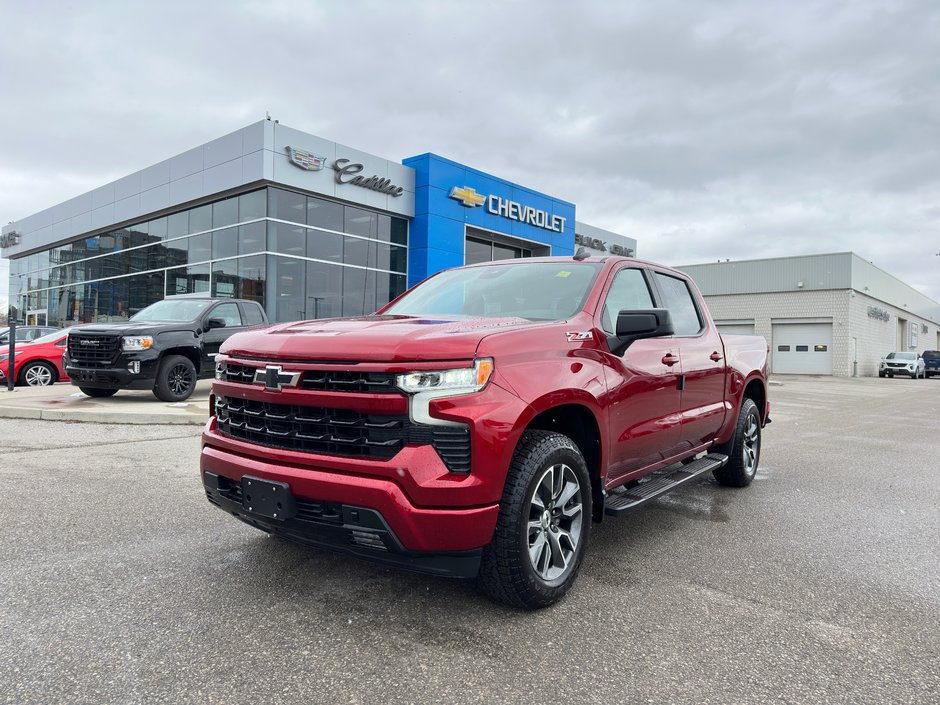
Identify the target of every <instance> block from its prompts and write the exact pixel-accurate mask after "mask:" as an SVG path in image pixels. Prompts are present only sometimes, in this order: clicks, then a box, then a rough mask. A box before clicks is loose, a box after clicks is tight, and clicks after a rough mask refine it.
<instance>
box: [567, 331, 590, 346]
mask: <svg viewBox="0 0 940 705" xmlns="http://www.w3.org/2000/svg"><path fill="white" fill-rule="evenodd" d="M565 336H566V337H567V338H568V342H569V343H581V342H583V341H585V340H594V334H593V333H592V332H591V331H589V330H582V331H574V332H571V331H569V332H567V333H565Z"/></svg>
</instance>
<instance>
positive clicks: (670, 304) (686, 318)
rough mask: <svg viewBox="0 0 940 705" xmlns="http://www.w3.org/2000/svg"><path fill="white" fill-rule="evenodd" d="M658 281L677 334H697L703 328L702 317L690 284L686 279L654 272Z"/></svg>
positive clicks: (664, 303)
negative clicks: (690, 289)
mask: <svg viewBox="0 0 940 705" xmlns="http://www.w3.org/2000/svg"><path fill="white" fill-rule="evenodd" d="M653 275H654V276H655V277H656V283H657V284H658V285H659V290H660V291H661V292H662V295H663V305H665V307H666V308H668V309H669V313H671V314H672V325H673V326H675V329H676V335H696V334H697V333H699V332H701V330H702V327H703V326H702V318H701V317H700V316H699V314H698V309H697V308H696V307H695V300H694V299H693V298H692V292H691V291H689V285H688V284H686V282H685V280H684V279H679V278H678V277H671V276H669V275H668V274H660V273H659V272H654V273H653Z"/></svg>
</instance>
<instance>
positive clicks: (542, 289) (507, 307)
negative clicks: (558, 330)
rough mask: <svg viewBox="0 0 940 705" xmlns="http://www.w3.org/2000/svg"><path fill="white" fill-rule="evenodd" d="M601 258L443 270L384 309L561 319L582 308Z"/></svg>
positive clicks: (402, 312) (400, 312) (404, 312)
mask: <svg viewBox="0 0 940 705" xmlns="http://www.w3.org/2000/svg"><path fill="white" fill-rule="evenodd" d="M598 271H600V265H599V264H587V263H578V262H573V261H564V262H514V263H513V264H496V265H490V266H481V267H467V268H465V269H452V270H450V271H447V272H441V273H440V274H438V275H437V276H436V277H433V278H432V279H429V280H428V281H426V282H424V283H423V284H421V285H420V286H418V287H416V288H415V289H413V290H412V291H410V292H408V293H407V294H405V296H404V297H403V298H402V299H401V300H400V301H398V302H396V303H395V304H394V305H393V306H392V307H391V308H389V309H387V310H386V311H384V313H386V314H397V315H401V316H484V317H487V318H493V317H504V316H507V317H518V318H527V319H529V320H530V321H558V320H562V319H565V318H569V317H571V316H573V315H574V314H575V313H577V312H578V311H580V310H581V307H582V306H583V305H584V300H585V299H586V298H587V295H588V292H590V290H591V285H592V284H593V283H594V278H595V277H596V276H597V273H598Z"/></svg>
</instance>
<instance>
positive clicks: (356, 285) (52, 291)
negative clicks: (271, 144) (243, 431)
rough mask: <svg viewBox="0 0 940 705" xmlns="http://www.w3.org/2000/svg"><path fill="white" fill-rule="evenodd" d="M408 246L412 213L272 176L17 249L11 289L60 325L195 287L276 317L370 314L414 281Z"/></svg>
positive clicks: (118, 314) (105, 316)
mask: <svg viewBox="0 0 940 705" xmlns="http://www.w3.org/2000/svg"><path fill="white" fill-rule="evenodd" d="M407 246H408V224H407V221H406V220H405V219H404V218H400V217H396V216H391V215H388V214H385V213H379V212H375V211H370V210H365V209H363V208H360V207H357V206H351V205H345V204H342V203H337V202H334V201H329V200H326V199H323V198H317V197H314V196H306V195H304V194H302V193H297V192H294V191H288V190H285V189H280V188H275V187H273V186H272V187H267V188H263V189H260V190H257V191H251V192H248V193H243V194H240V195H237V196H232V197H229V198H225V199H221V200H219V201H216V202H214V203H209V204H205V205H202V206H198V207H196V208H190V209H188V210H184V211H180V212H178V213H173V214H171V215H168V216H163V217H160V218H155V219H151V220H149V221H145V222H140V223H136V224H133V225H129V226H127V227H124V228H120V229H116V230H113V231H111V232H108V233H104V234H99V235H95V236H94V237H89V238H84V239H81V240H77V241H75V242H71V243H68V244H66V245H62V246H59V247H56V248H53V249H51V250H48V251H45V252H39V253H36V254H32V255H29V256H27V257H21V258H19V259H14V260H11V261H10V299H11V303H13V304H14V305H15V306H16V307H17V309H18V311H20V312H21V313H20V316H21V318H22V317H25V315H26V314H27V312H39V311H41V312H43V313H44V314H45V316H46V320H47V321H48V324H49V325H53V326H67V325H74V324H77V323H96V322H107V321H116V320H122V319H125V318H127V317H128V316H130V315H133V314H134V313H136V312H137V311H139V310H140V309H142V308H144V307H145V306H148V305H150V304H151V303H153V302H155V301H159V300H160V299H162V298H163V297H164V296H165V295H170V294H187V293H195V292H208V293H211V294H212V295H213V296H220V297H238V298H245V299H252V300H255V301H258V302H260V303H261V304H262V305H263V306H264V307H265V310H266V312H267V314H268V317H269V318H270V320H272V321H278V322H281V321H293V320H302V319H306V318H326V317H329V316H340V315H343V316H350V315H362V314H368V313H372V312H373V311H375V310H376V309H378V308H380V307H381V306H383V305H384V304H386V303H387V302H388V301H390V300H391V299H393V298H395V297H396V296H398V295H399V294H401V293H402V292H403V291H404V290H405V283H406V280H407V277H406V274H407V267H406V265H407V260H408V251H407Z"/></svg>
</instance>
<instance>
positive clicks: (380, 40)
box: [0, 0, 940, 301]
mask: <svg viewBox="0 0 940 705" xmlns="http://www.w3.org/2000/svg"><path fill="white" fill-rule="evenodd" d="M0 26H2V27H3V28H4V31H3V42H0V219H2V222H4V223H6V222H8V221H10V220H16V219H18V218H22V217H24V216H27V215H29V214H31V213H34V212H36V211H38V210H41V209H43V208H46V207H48V206H51V205H54V204H57V203H59V202H61V201H64V200H66V199H68V198H71V197H72V196H75V195H77V194H79V193H83V192H85V191H88V190H91V189H93V188H95V187H97V186H100V185H101V184H104V183H106V182H108V181H111V180H113V179H116V178H119V177H121V176H123V175H125V174H128V173H130V172H133V171H136V170H138V169H141V168H144V167H146V166H149V165H150V164H153V163H155V162H157V161H160V160H162V159H165V158H167V157H170V156H172V155H174V154H177V153H179V152H182V151H184V150H186V149H189V148H191V147H194V146H197V145H199V144H202V143H204V142H207V141H209V140H210V139H213V138H215V137H218V136H221V135H222V134H225V133H227V132H231V131H233V130H235V129H238V128H239V127H243V126H244V125H247V124H249V123H251V122H254V121H256V120H258V119H261V118H263V117H264V115H265V111H270V113H271V115H272V117H275V118H278V119H279V120H280V121H281V122H282V123H284V124H286V125H289V126H291V127H295V128H298V129H301V130H305V131H307V132H312V133H314V134H316V135H320V136H322V137H325V138H327V139H330V140H335V141H338V142H342V143H345V144H347V145H350V146H353V147H356V148H358V149H362V150H364V151H367V152H372V153H374V154H378V155H380V156H383V157H386V158H389V159H393V160H396V161H397V160H400V159H402V158H404V157H408V156H412V155H415V154H420V153H424V152H435V153H437V154H440V155H442V156H445V157H449V158H451V159H454V160H456V161H459V162H462V163H465V164H468V165H471V166H473V167H476V168H479V169H482V170H484V171H488V172H490V173H493V174H495V175H497V176H501V177H504V178H507V179H510V180H512V181H516V182H518V183H521V184H524V185H526V186H530V187H532V188H535V189H538V190H541V191H544V192H546V193H548V194H551V195H553V196H557V197H560V198H564V199H566V200H569V201H573V202H574V203H576V204H577V215H578V219H579V220H582V221H585V222H587V223H590V224H592V225H596V226H598V227H602V228H606V229H609V230H614V231H616V232H620V233H623V234H625V235H629V236H631V237H634V238H636V239H637V240H638V241H639V245H638V248H639V254H640V256H641V257H643V258H646V259H652V260H655V261H659V262H663V263H666V264H673V265H676V264H691V263H697V262H708V261H715V260H718V259H726V258H730V259H733V260H735V259H751V258H757V257H771V256H784V255H790V254H806V253H815V252H839V251H846V250H853V251H855V252H857V253H858V254H860V255H861V256H862V257H864V258H866V259H869V260H871V261H872V262H874V263H875V264H876V265H878V266H879V267H881V268H883V269H885V270H887V271H888V272H891V273H892V274H894V275H896V276H898V277H900V278H901V279H903V280H904V281H906V282H908V283H909V284H911V285H913V286H915V287H917V288H918V289H920V290H921V291H923V292H925V293H927V294H928V295H930V296H931V297H932V298H933V299H935V300H938V301H940V257H938V256H936V254H937V253H940V94H938V88H940V41H938V37H940V3H937V2H936V1H935V0H921V1H917V0H910V1H905V0H890V1H883V2H881V1H875V0H871V1H869V0H854V1H852V2H835V1H828V2H810V1H808V0H801V1H800V2H792V0H788V1H786V2H770V1H767V0H762V1H761V2H752V1H747V2H740V3H738V2H714V3H703V2H700V1H699V0H686V1H675V2H669V1H662V0H660V1H658V2H655V3H654V2H585V1H584V0H578V1H577V2H546V1H544V0H543V1H541V2H499V3H495V2H466V1H462V2H446V1H443V0H441V1H438V2H430V1H428V2H408V1H403V0H396V1H394V2H390V1H384V2H357V1H356V0H345V1H343V2H340V1H338V0H337V1H336V2H326V1H323V0H321V1H319V2H316V1H312V0H307V1H306V2H234V1H231V2H218V3H210V2H186V3H178V2H160V3H131V2H113V3H108V2H82V3H78V2H53V1H51V0H43V1H42V2H32V3H26V2H19V1H18V0H17V1H14V0H0ZM3 266H4V265H0V267H3ZM2 273H5V269H0V274H2Z"/></svg>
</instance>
